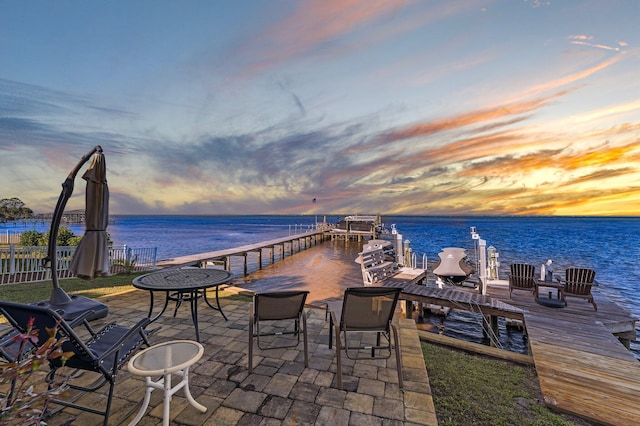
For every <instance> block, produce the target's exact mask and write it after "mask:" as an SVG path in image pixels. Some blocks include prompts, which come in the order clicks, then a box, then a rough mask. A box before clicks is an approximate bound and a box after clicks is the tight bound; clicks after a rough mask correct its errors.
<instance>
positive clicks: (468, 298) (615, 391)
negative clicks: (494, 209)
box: [384, 280, 640, 425]
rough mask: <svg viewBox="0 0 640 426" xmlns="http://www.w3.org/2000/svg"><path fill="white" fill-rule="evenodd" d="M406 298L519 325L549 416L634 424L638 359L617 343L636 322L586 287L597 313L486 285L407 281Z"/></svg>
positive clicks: (637, 419) (577, 302) (639, 396)
mask: <svg viewBox="0 0 640 426" xmlns="http://www.w3.org/2000/svg"><path fill="white" fill-rule="evenodd" d="M384 286H388V287H401V288H402V291H403V292H402V295H401V298H402V299H404V300H407V301H412V302H418V303H428V304H436V305H440V306H446V307H450V308H452V309H461V310H467V311H471V312H477V313H482V314H483V315H485V317H498V316H500V317H504V318H511V319H516V320H522V321H523V324H524V327H525V329H526V333H527V336H528V339H529V347H530V354H531V355H532V358H533V362H534V364H535V368H536V371H537V374H538V379H539V381H540V388H541V391H542V394H543V396H544V401H545V404H546V405H547V406H548V407H550V408H552V409H554V410H557V411H562V412H566V413H570V414H573V415H577V416H580V417H583V418H585V419H587V420H589V421H593V422H597V423H599V424H607V425H638V424H640V405H639V403H640V362H639V361H638V360H637V359H636V358H635V357H634V356H633V354H632V353H631V352H629V350H628V349H627V347H626V345H625V344H624V343H623V342H627V343H628V341H629V340H635V338H636V331H635V322H636V319H635V318H633V317H632V316H631V314H630V313H629V312H627V311H626V310H624V309H623V308H621V307H620V306H618V305H617V304H615V303H613V302H612V301H611V300H609V299H608V298H606V297H604V296H603V295H602V294H600V293H598V292H597V290H594V297H595V298H596V303H597V304H598V311H597V312H596V311H595V310H594V309H593V306H592V305H591V304H590V303H588V302H587V301H586V300H582V299H573V298H567V301H568V306H567V307H565V308H550V307H546V306H542V305H539V304H537V303H536V302H535V299H534V296H533V294H532V293H531V292H524V291H514V292H513V295H512V298H510V297H509V289H508V283H507V282H506V281H493V282H490V283H489V285H488V292H487V293H488V294H487V295H480V294H477V293H475V292H469V291H461V290H458V289H456V288H454V287H445V288H443V289H438V288H431V287H425V286H420V285H413V284H409V283H407V282H406V281H403V280H388V281H386V282H385V283H384Z"/></svg>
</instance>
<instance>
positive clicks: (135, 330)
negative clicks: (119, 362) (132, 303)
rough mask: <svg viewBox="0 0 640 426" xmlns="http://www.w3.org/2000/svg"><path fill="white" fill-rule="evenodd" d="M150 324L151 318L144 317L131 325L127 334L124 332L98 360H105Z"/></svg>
mask: <svg viewBox="0 0 640 426" xmlns="http://www.w3.org/2000/svg"><path fill="white" fill-rule="evenodd" d="M149 324H151V320H150V319H149V318H143V319H141V320H140V321H138V323H137V324H136V325H134V326H133V327H131V328H130V329H129V331H127V332H126V333H125V334H123V335H122V336H121V337H120V338H119V339H118V340H117V341H116V342H115V343H114V344H113V345H112V346H111V348H109V350H107V351H106V352H105V353H103V354H102V355H101V356H99V357H96V361H100V360H103V359H105V358H107V357H108V356H110V355H113V354H114V353H116V352H118V351H119V350H120V349H121V348H122V346H124V343H125V342H126V341H127V340H129V339H130V338H131V336H133V335H134V334H136V333H140V332H142V330H143V329H144V328H145V327H146V326H147V325H149Z"/></svg>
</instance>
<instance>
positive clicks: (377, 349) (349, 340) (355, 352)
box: [331, 287, 403, 390]
mask: <svg viewBox="0 0 640 426" xmlns="http://www.w3.org/2000/svg"><path fill="white" fill-rule="evenodd" d="M400 292H401V289H400V288H386V287H350V288H347V289H346V290H345V292H344V299H343V301H342V314H341V316H340V322H339V323H338V322H337V321H336V318H335V314H334V313H333V312H331V324H332V326H335V327H336V330H335V334H336V359H337V372H338V389H340V390H342V351H344V352H345V355H346V356H347V358H349V359H352V360H359V359H389V358H391V354H392V353H393V352H394V349H395V355H396V369H397V370H398V384H399V386H400V389H402V388H403V382H402V362H401V358H400V345H399V343H398V329H397V328H396V326H395V325H394V324H392V322H391V321H392V319H393V314H394V312H395V310H396V305H397V303H398V298H399V296H400ZM391 334H393V343H392V341H391ZM381 337H384V339H385V340H384V342H381ZM374 339H375V343H374V342H373V340H374Z"/></svg>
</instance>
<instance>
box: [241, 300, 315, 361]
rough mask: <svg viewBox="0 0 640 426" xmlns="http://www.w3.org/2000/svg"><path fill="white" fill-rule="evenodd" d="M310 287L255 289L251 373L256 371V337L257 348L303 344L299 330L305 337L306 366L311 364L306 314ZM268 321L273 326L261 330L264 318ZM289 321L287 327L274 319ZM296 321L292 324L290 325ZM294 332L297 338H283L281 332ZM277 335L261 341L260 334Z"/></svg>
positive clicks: (251, 332) (250, 326)
mask: <svg viewBox="0 0 640 426" xmlns="http://www.w3.org/2000/svg"><path fill="white" fill-rule="evenodd" d="M308 294H309V292H308V291H304V290H300V291H295V290H294V291H273V292H265V293H256V294H255V295H254V296H253V303H251V305H250V308H249V373H251V372H252V371H253V339H254V338H255V339H256V340H257V343H258V348H260V349H261V350H266V349H280V348H292V347H296V346H298V345H299V344H300V333H302V337H303V340H304V366H305V367H308V366H309V350H308V342H307V317H306V316H305V314H304V304H305V301H306V300H307V295H308ZM265 321H268V322H269V323H270V325H271V327H270V328H269V329H268V330H267V331H266V332H261V331H260V324H261V322H265ZM279 321H286V322H285V324H286V323H289V325H288V327H280V326H278V324H276V323H274V322H279ZM291 321H293V328H291ZM284 335H293V336H294V337H295V339H294V338H289V339H286V340H285V339H280V336H284ZM265 336H278V337H277V338H276V340H274V341H271V342H270V343H269V344H265V345H261V344H260V337H265Z"/></svg>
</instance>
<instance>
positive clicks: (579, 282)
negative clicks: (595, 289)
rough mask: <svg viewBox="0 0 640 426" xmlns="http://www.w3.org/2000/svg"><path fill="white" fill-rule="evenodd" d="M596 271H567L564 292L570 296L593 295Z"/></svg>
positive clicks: (583, 269)
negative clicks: (592, 287)
mask: <svg viewBox="0 0 640 426" xmlns="http://www.w3.org/2000/svg"><path fill="white" fill-rule="evenodd" d="M595 277H596V271H594V270H593V269H589V268H569V269H567V270H566V271H565V285H564V290H565V292H567V293H570V294H583V295H587V294H591V286H592V285H593V280H594V279H595Z"/></svg>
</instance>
